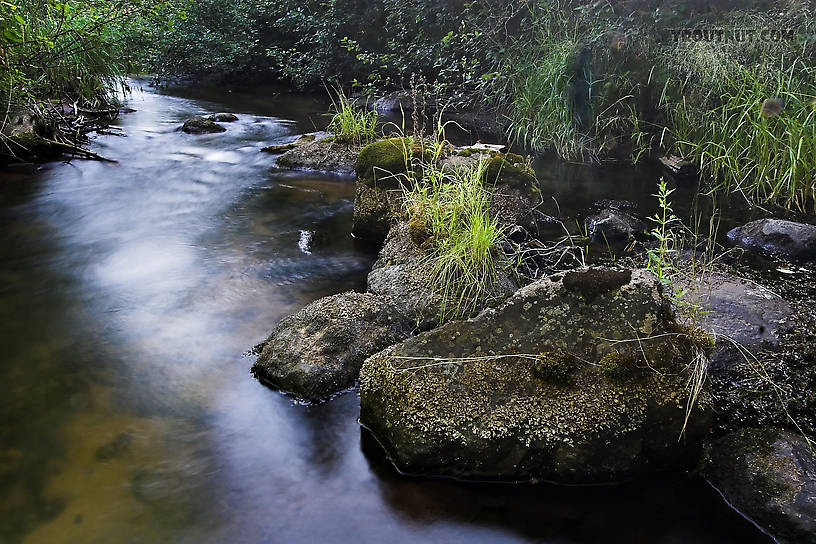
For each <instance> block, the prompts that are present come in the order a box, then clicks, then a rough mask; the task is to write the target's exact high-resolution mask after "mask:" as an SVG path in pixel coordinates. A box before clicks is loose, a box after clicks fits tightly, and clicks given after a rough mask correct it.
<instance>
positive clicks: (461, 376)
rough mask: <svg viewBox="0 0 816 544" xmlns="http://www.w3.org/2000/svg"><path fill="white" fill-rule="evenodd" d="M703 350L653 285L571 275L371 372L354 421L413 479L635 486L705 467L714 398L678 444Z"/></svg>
mask: <svg viewBox="0 0 816 544" xmlns="http://www.w3.org/2000/svg"><path fill="white" fill-rule="evenodd" d="M708 341H710V339H708V338H706V337H705V335H701V334H699V333H698V332H694V331H690V330H688V329H683V328H681V327H679V326H678V325H677V324H676V323H675V321H674V319H673V317H672V313H671V305H670V303H669V302H668V301H667V299H666V298H665V297H664V296H663V294H662V291H661V285H660V283H659V282H658V281H657V280H656V279H655V277H654V276H653V275H652V274H651V273H650V272H648V271H645V270H636V271H608V270H592V269H590V270H581V271H575V272H569V273H567V274H565V275H564V276H563V277H556V278H546V279H542V280H539V281H537V282H535V283H533V284H531V285H528V286H526V287H524V288H522V289H520V290H519V291H517V292H516V293H515V294H514V295H513V296H511V297H510V298H509V299H507V300H506V301H505V302H504V303H503V304H501V305H499V306H498V307H495V308H488V309H486V310H484V311H483V312H482V313H481V314H479V315H478V316H477V317H476V318H474V319H470V320H467V321H458V322H450V323H447V324H445V325H443V326H441V327H439V328H437V329H434V330H431V331H428V332H424V333H421V334H419V335H417V336H415V337H412V338H409V339H407V340H405V341H403V342H401V343H399V344H396V345H394V346H392V347H390V348H387V349H386V350H384V351H382V352H380V353H377V354H376V355H373V356H372V357H370V358H369V359H367V360H366V362H365V364H364V365H363V369H362V371H361V373H360V401H361V416H360V421H361V423H362V424H363V425H365V426H366V427H368V428H369V429H370V430H371V431H372V432H373V434H374V435H375V436H376V437H377V439H378V440H379V441H380V443H381V444H382V445H383V446H384V447H385V449H386V451H387V452H388V454H389V456H390V458H391V459H392V461H393V462H394V463H395V464H396V465H397V467H398V468H399V469H401V470H403V471H405V472H410V473H419V474H430V475H445V476H453V477H457V478H466V479H482V480H485V479H487V480H495V479H498V480H512V481H521V480H525V481H535V480H539V479H545V480H553V481H559V482H571V483H588V482H592V483H595V482H607V481H613V480H620V479H624V478H629V477H632V476H634V475H636V474H638V473H641V472H644V471H647V470H653V469H663V468H667V467H672V466H676V465H678V464H682V463H684V462H687V461H689V460H690V459H691V458H694V457H695V455H696V454H697V453H698V451H697V446H698V444H699V442H700V438H701V435H702V434H704V433H705V431H706V429H707V428H708V423H709V420H710V408H709V407H710V398H709V394H708V392H707V390H705V389H703V390H701V391H700V392H699V395H698V397H697V404H696V407H695V408H694V411H693V412H692V414H691V417H690V419H689V421H688V426H687V427H686V429H685V435H684V437H683V439H680V435H681V430H682V429H683V427H684V421H685V414H686V405H687V399H688V396H689V392H688V391H687V388H686V386H687V383H688V373H687V372H688V370H687V368H688V366H687V365H689V363H691V362H692V361H694V360H697V362H698V363H701V364H704V363H705V358H704V357H705V356H704V347H702V346H703V345H705V344H706V343H707V342H708Z"/></svg>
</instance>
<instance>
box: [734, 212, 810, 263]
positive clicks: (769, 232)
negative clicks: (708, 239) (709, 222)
mask: <svg viewBox="0 0 816 544" xmlns="http://www.w3.org/2000/svg"><path fill="white" fill-rule="evenodd" d="M728 239H729V240H731V242H733V243H734V244H736V245H737V246H739V247H743V248H745V249H747V250H749V251H752V252H755V253H758V254H760V255H764V256H769V257H786V258H789V259H798V260H803V261H811V260H814V259H816V226H815V225H808V224H805V223H796V222H793V221H786V220H784V219H758V220H756V221H751V222H750V223H747V224H745V225H743V226H741V227H737V228H735V229H732V230H730V231H729V232H728Z"/></svg>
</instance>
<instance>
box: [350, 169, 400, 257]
mask: <svg viewBox="0 0 816 544" xmlns="http://www.w3.org/2000/svg"><path fill="white" fill-rule="evenodd" d="M389 196H390V198H391V200H394V199H396V198H397V196H398V195H395V194H394V195H389V193H388V192H387V191H386V190H385V189H382V188H381V187H371V186H369V185H367V184H365V183H363V182H362V181H359V180H358V181H357V186H356V191H355V194H354V212H353V214H352V226H351V233H352V234H353V235H354V236H355V237H356V238H360V239H361V240H366V241H368V242H373V243H375V244H382V243H383V241H384V240H385V237H386V236H387V235H388V231H389V230H390V229H391V225H392V224H393V223H394V219H395V215H396V214H395V210H393V209H392V204H391V202H390V200H389ZM395 205H396V204H395Z"/></svg>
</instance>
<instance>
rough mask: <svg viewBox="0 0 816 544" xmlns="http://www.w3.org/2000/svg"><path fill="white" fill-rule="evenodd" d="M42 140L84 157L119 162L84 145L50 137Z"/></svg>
mask: <svg viewBox="0 0 816 544" xmlns="http://www.w3.org/2000/svg"><path fill="white" fill-rule="evenodd" d="M41 140H42V141H43V142H45V143H47V144H49V145H53V146H55V147H59V148H62V149H65V150H67V151H70V152H71V153H76V154H79V155H82V158H84V159H89V160H95V161H102V162H110V163H118V162H119V161H117V160H115V159H109V158H107V157H103V156H102V155H99V154H97V153H94V152H93V151H90V150H88V149H85V148H84V147H80V146H78V145H74V144H68V143H64V142H58V141H56V140H49V139H48V138H41Z"/></svg>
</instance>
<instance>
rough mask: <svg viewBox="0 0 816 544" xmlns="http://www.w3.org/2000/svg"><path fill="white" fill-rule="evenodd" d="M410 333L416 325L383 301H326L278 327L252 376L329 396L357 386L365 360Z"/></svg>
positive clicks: (359, 296) (307, 394)
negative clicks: (356, 382) (412, 324)
mask: <svg viewBox="0 0 816 544" xmlns="http://www.w3.org/2000/svg"><path fill="white" fill-rule="evenodd" d="M411 332H412V326H411V321H410V320H409V319H408V318H407V317H406V316H405V314H404V313H403V312H402V311H400V309H398V308H396V307H395V306H393V305H392V304H390V303H389V302H388V301H387V300H386V299H385V298H383V297H379V296H377V295H373V294H371V293H355V292H353V291H349V292H346V293H341V294H339V295H332V296H329V297H324V298H321V299H319V300H316V301H315V302H313V303H311V304H309V305H308V306H306V307H305V308H303V309H302V310H301V311H299V312H298V313H296V314H294V315H292V316H289V317H287V318H285V319H283V320H282V321H281V322H280V323H279V324H278V325H277V326H276V327H275V328H274V329H273V331H272V333H271V334H270V335H269V338H268V339H267V340H266V342H265V343H264V347H263V350H262V351H261V354H260V356H259V357H258V360H257V362H256V363H255V365H254V366H253V367H252V372H253V373H254V374H255V376H256V377H258V378H259V379H261V380H263V381H264V382H266V383H267V384H269V385H271V386H273V387H276V388H278V389H281V390H283V391H286V392H289V393H293V394H294V395H296V396H298V397H300V398H304V399H310V400H313V399H320V398H325V397H328V396H330V395H331V394H333V393H336V392H338V391H341V390H343V389H346V388H348V387H350V386H352V385H354V382H355V381H356V380H357V375H358V374H359V371H360V366H361V365H362V363H363V360H364V359H365V358H366V357H368V356H369V355H371V354H373V353H376V352H378V351H380V350H381V349H383V348H385V347H387V346H389V345H391V344H394V343H396V342H399V341H400V340H402V339H404V338H406V337H408V336H409V335H410V334H411Z"/></svg>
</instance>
